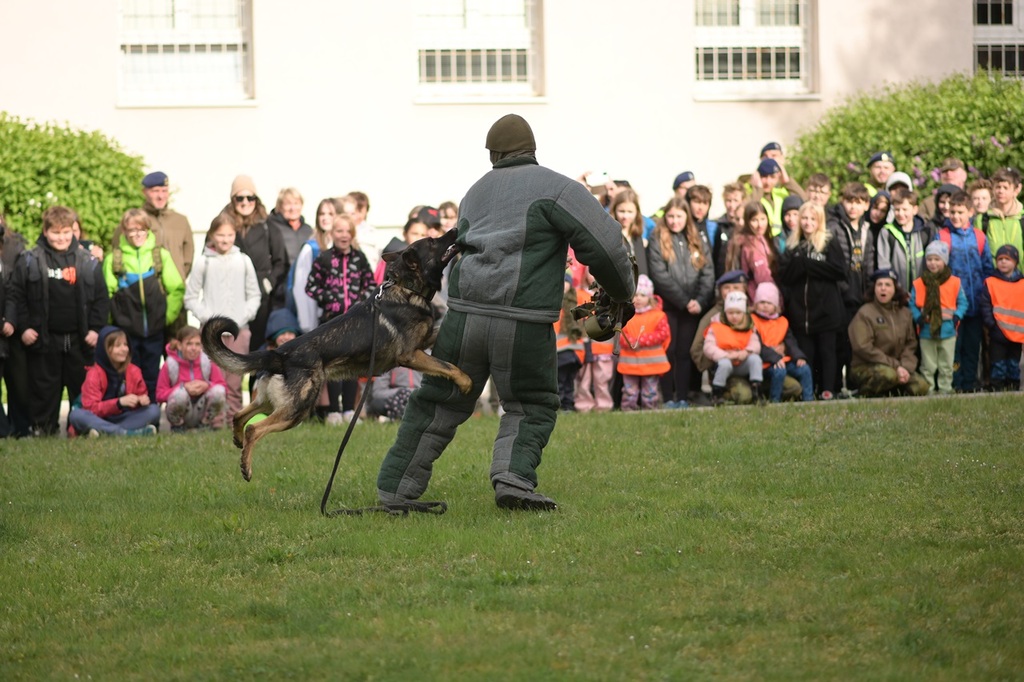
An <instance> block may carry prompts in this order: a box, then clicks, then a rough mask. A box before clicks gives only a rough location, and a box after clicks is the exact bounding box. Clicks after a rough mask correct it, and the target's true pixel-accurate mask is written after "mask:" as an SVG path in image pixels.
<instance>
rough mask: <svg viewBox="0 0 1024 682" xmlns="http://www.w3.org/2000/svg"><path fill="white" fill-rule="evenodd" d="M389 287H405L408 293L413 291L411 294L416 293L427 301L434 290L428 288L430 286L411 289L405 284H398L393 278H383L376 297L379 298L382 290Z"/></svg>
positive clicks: (432, 295) (432, 296) (431, 296)
mask: <svg viewBox="0 0 1024 682" xmlns="http://www.w3.org/2000/svg"><path fill="white" fill-rule="evenodd" d="M389 287H398V288H399V289H405V290H406V291H408V292H410V293H413V294H416V295H417V296H421V297H423V299H424V300H426V301H428V302H429V301H430V299H432V298H434V290H433V289H430V288H426V289H411V288H409V287H407V286H403V285H401V284H399V283H398V282H396V281H395V280H393V279H386V280H384V281H383V282H381V283H380V290H379V291H378V292H377V298H380V296H381V295H382V294H383V293H384V290H385V289H387V288H389Z"/></svg>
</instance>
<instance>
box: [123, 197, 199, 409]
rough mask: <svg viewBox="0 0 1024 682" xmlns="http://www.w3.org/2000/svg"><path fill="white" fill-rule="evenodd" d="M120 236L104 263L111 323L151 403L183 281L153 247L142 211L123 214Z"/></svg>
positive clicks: (182, 294)
mask: <svg viewBox="0 0 1024 682" xmlns="http://www.w3.org/2000/svg"><path fill="white" fill-rule="evenodd" d="M118 232H119V233H120V236H119V237H118V241H117V243H115V244H114V248H113V249H112V250H111V252H110V254H109V255H107V257H106V259H105V260H104V261H103V277H104V280H105V281H106V284H107V291H108V292H109V293H110V313H111V317H112V318H113V321H114V324H115V325H117V326H118V327H120V328H121V329H123V330H124V331H125V333H126V334H127V335H128V341H129V343H130V344H131V347H132V359H133V361H134V362H135V364H136V365H138V366H139V368H140V369H141V370H142V378H143V379H144V380H145V382H146V390H147V392H148V393H149V399H150V401H151V402H156V381H157V376H158V375H159V373H160V359H161V357H162V355H163V351H164V330H165V329H166V327H167V326H168V325H170V324H171V323H172V322H174V321H175V320H176V319H178V314H179V313H180V312H181V307H182V303H183V302H184V300H185V282H184V280H182V278H181V274H179V273H178V268H177V267H175V265H174V261H173V260H172V259H171V254H170V252H169V251H168V250H167V249H165V248H162V247H158V246H157V245H156V237H155V236H154V235H153V233H152V231H151V230H150V218H149V216H148V215H147V214H146V212H145V211H143V210H142V209H141V208H132V209H128V210H127V211H125V213H124V216H123V217H122V218H121V224H120V226H119V227H118Z"/></svg>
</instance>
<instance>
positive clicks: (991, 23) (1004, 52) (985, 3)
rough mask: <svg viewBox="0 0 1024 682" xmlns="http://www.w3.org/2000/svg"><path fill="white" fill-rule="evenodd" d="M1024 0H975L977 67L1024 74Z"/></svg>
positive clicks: (1018, 74) (975, 53) (1017, 74)
mask: <svg viewBox="0 0 1024 682" xmlns="http://www.w3.org/2000/svg"><path fill="white" fill-rule="evenodd" d="M1021 4H1022V1H1021V0H975V2H974V70H975V71H978V70H988V71H1002V72H1003V74H1005V75H1007V76H1013V77H1016V78H1021V77H1022V76H1024V28H1022V26H1021V24H1020V20H1019V17H1020V10H1021Z"/></svg>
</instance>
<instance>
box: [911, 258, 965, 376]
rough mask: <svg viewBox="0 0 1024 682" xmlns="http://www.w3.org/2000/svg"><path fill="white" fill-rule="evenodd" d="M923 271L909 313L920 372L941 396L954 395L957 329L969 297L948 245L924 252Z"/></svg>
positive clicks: (915, 285)
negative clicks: (951, 264) (954, 268)
mask: <svg viewBox="0 0 1024 682" xmlns="http://www.w3.org/2000/svg"><path fill="white" fill-rule="evenodd" d="M924 268H925V269H924V271H923V272H922V273H921V276H920V277H918V278H917V279H915V280H914V283H913V284H912V285H911V287H910V314H911V315H912V316H913V318H914V324H915V325H916V326H917V335H918V339H919V343H918V346H919V348H920V349H921V365H920V367H919V368H918V371H919V372H921V376H923V377H924V378H925V381H927V382H928V385H929V386H930V387H933V388H934V387H935V375H936V372H937V373H938V391H937V393H939V394H949V393H952V392H953V357H954V356H955V355H956V336H957V327H959V326H960V320H962V319H963V317H964V315H966V314H967V294H966V293H965V292H964V289H963V287H962V286H960V278H959V277H957V276H955V275H954V274H953V271H952V270H950V269H949V246H947V245H946V243H945V242H943V241H940V240H935V241H933V242H931V243H930V244H928V246H927V247H926V248H925V250H924Z"/></svg>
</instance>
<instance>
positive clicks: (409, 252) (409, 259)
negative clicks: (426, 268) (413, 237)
mask: <svg viewBox="0 0 1024 682" xmlns="http://www.w3.org/2000/svg"><path fill="white" fill-rule="evenodd" d="M402 260H403V261H405V265H406V267H408V268H409V269H410V270H419V269H420V256H419V254H418V253H416V251H415V249H406V250H405V251H403V252H402Z"/></svg>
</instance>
